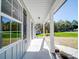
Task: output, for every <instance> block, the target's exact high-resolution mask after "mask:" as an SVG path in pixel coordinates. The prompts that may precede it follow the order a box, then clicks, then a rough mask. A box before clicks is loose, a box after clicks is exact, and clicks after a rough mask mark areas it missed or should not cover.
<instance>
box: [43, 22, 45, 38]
mask: <svg viewBox="0 0 79 59" xmlns="http://www.w3.org/2000/svg"><path fill="white" fill-rule="evenodd" d="M43 37H45V24H44V23H43Z"/></svg>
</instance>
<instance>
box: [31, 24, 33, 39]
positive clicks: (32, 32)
mask: <svg viewBox="0 0 79 59" xmlns="http://www.w3.org/2000/svg"><path fill="white" fill-rule="evenodd" d="M31 37H32V39H33V23H31Z"/></svg>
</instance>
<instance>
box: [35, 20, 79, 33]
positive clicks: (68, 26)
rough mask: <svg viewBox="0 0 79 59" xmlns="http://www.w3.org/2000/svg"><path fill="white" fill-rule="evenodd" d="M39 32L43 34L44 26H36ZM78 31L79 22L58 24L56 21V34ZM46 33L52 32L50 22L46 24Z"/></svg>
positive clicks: (61, 21) (61, 22)
mask: <svg viewBox="0 0 79 59" xmlns="http://www.w3.org/2000/svg"><path fill="white" fill-rule="evenodd" d="M35 28H36V30H37V32H39V31H40V32H41V33H43V24H36V27H35ZM76 29H78V21H77V20H73V21H72V22H70V21H68V20H66V21H63V20H60V21H58V22H55V21H54V32H66V31H74V30H76ZM45 32H46V33H49V32H50V22H47V23H45Z"/></svg>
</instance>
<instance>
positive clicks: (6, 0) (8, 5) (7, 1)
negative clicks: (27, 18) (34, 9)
mask: <svg viewBox="0 0 79 59" xmlns="http://www.w3.org/2000/svg"><path fill="white" fill-rule="evenodd" d="M1 11H2V12H3V13H5V14H7V15H9V16H12V17H13V18H16V19H17V20H20V21H22V13H23V12H22V7H21V6H20V4H19V3H18V1H17V0H2V3H1Z"/></svg>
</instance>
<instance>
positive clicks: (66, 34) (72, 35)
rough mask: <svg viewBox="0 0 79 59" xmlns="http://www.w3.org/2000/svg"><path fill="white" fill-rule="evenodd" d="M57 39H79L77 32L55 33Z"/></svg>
mask: <svg viewBox="0 0 79 59" xmlns="http://www.w3.org/2000/svg"><path fill="white" fill-rule="evenodd" d="M55 36H56V37H78V33H77V32H55Z"/></svg>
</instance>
